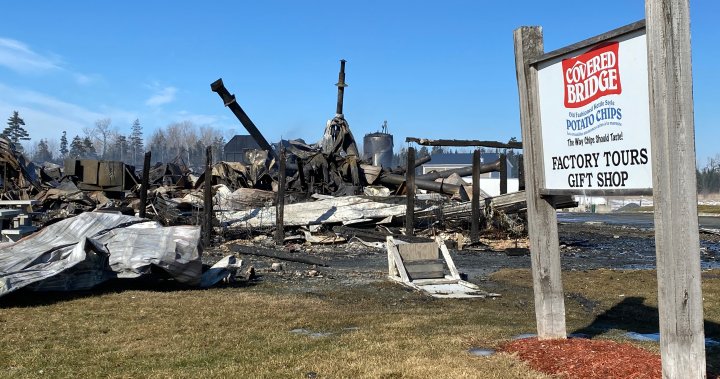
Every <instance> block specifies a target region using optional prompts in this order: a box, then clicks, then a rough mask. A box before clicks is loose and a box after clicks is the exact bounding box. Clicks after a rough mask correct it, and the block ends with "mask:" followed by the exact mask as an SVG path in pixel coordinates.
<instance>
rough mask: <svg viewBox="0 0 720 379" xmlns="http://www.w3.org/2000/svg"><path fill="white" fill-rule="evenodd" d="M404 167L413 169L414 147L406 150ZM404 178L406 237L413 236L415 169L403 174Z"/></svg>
mask: <svg viewBox="0 0 720 379" xmlns="http://www.w3.org/2000/svg"><path fill="white" fill-rule="evenodd" d="M406 167H415V148H414V147H410V148H409V149H408V155H407V166H406ZM405 176H406V182H405V190H406V191H407V208H406V210H405V233H406V234H407V235H413V234H415V230H414V226H415V169H412V170H408V171H407V172H406V173H405Z"/></svg>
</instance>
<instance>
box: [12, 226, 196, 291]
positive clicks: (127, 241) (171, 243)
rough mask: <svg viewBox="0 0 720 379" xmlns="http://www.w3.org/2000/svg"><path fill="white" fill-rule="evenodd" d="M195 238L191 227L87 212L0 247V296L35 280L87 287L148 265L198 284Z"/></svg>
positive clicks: (146, 268) (49, 286) (69, 287)
mask: <svg viewBox="0 0 720 379" xmlns="http://www.w3.org/2000/svg"><path fill="white" fill-rule="evenodd" d="M199 239H200V228H199V227H195V226H179V227H162V226H160V224H158V223H156V222H148V221H147V220H144V219H141V218H137V217H133V216H124V215H116V214H109V213H93V212H86V213H83V214H81V215H78V216H76V217H72V218H69V219H66V220H62V221H60V222H58V223H55V224H52V225H49V226H47V227H46V228H44V229H42V230H41V231H39V232H38V233H36V234H34V235H32V236H28V237H26V238H24V239H22V240H20V241H18V242H17V243H14V244H11V245H4V246H2V247H0V296H3V295H6V294H7V293H10V292H12V291H14V290H17V289H19V288H22V287H25V286H28V285H31V284H34V283H37V284H34V287H35V288H38V289H55V290H77V289H85V288H90V287H92V286H93V285H95V284H98V283H100V282H102V281H104V280H106V279H108V278H112V277H118V276H120V277H122V276H125V277H129V276H132V277H135V276H139V275H142V274H146V273H150V272H151V270H150V267H152V266H153V265H154V266H157V267H160V268H162V269H163V270H165V271H167V272H168V274H170V276H172V277H173V278H175V279H176V280H178V281H179V282H182V283H187V284H199V282H200V275H201V271H202V263H201V261H200V251H199V250H198V247H197V245H198V241H199ZM76 268H77V270H75V269H76ZM114 270H118V271H119V272H120V275H118V273H117V272H115V271H114ZM48 279H50V280H49V281H47V280H48ZM46 281H47V283H46Z"/></svg>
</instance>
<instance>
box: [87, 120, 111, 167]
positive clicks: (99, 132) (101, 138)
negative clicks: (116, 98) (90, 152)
mask: <svg viewBox="0 0 720 379" xmlns="http://www.w3.org/2000/svg"><path fill="white" fill-rule="evenodd" d="M111 123H112V120H110V119H109V118H103V119H99V120H96V121H95V126H93V127H92V128H83V133H84V134H85V137H87V138H89V139H90V141H92V143H93V145H94V146H95V148H96V149H98V148H99V150H100V158H101V159H105V154H106V153H107V149H108V140H109V139H110V136H111V135H112V133H113V129H112V126H111Z"/></svg>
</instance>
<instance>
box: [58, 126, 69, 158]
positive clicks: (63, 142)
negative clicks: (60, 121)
mask: <svg viewBox="0 0 720 379" xmlns="http://www.w3.org/2000/svg"><path fill="white" fill-rule="evenodd" d="M69 152H70V151H69V150H68V140H67V132H66V131H64V130H63V134H62V137H60V156H61V158H65V157H67V155H68V153H69Z"/></svg>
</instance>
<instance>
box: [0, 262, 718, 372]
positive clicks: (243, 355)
mask: <svg viewBox="0 0 720 379" xmlns="http://www.w3.org/2000/svg"><path fill="white" fill-rule="evenodd" d="M654 275H655V273H654V272H650V271H635V272H619V271H609V270H600V271H590V272H578V271H575V272H567V273H564V275H563V281H564V286H565V291H566V294H567V297H566V309H567V324H568V331H569V332H572V331H574V330H580V329H585V330H591V331H594V332H596V334H597V335H598V337H599V338H612V339H622V333H621V331H622V330H621V329H615V330H613V329H610V330H605V329H603V328H599V327H597V326H598V325H599V323H598V320H601V321H603V320H604V321H607V320H610V321H613V322H615V323H616V324H617V327H618V328H623V327H625V328H630V327H635V326H633V324H632V322H637V321H632V320H631V317H630V316H632V317H641V318H640V320H643V322H644V324H647V320H651V319H652V314H653V312H655V316H654V317H655V318H657V315H656V310H654V308H653V307H655V306H656V295H655V294H656V291H657V290H656V288H657V287H656V285H655V281H654ZM529 278H530V274H529V271H528V270H504V271H500V272H498V273H496V274H495V275H493V277H492V278H491V280H492V281H491V282H487V283H486V286H487V287H488V289H490V290H492V291H494V292H500V293H502V295H503V296H502V298H499V299H472V300H440V299H432V298H429V297H426V296H424V295H421V294H418V293H416V292H411V291H408V290H406V289H405V288H403V287H401V286H399V285H397V284H393V283H386V282H382V283H374V284H367V285H357V286H354V287H346V286H343V285H340V284H337V285H329V286H320V287H314V288H312V290H306V291H305V290H302V289H300V288H297V285H287V286H286V285H280V284H272V283H259V284H257V285H254V286H246V287H235V288H224V289H212V290H205V291H201V290H177V291H166V290H163V291H153V290H125V291H117V292H116V291H106V292H103V293H98V292H95V293H90V294H86V295H82V296H76V295H55V296H47V295H45V296H41V297H36V298H33V299H29V300H28V299H24V298H27V297H29V296H37V295H35V294H32V293H24V294H17V295H15V296H11V297H9V298H6V299H3V300H2V303H0V305H2V306H3V308H0V333H2V336H3V338H2V339H1V340H0V376H2V377H28V378H30V377H38V376H49V377H112V378H124V377H128V378H129V377H154V378H166V377H177V378H191V377H192V378H195V377H209V376H217V377H230V376H233V377H252V378H303V377H306V375H307V374H308V373H310V372H315V373H317V377H318V378H430V377H447V378H478V377H482V378H547V376H545V375H544V374H541V373H537V372H533V371H532V370H530V369H529V368H528V367H527V366H526V365H525V364H524V363H522V362H520V361H519V360H517V359H515V358H514V357H513V356H510V355H506V354H496V355H494V356H492V357H487V358H484V357H474V356H471V355H469V354H468V353H467V350H468V349H469V348H471V347H490V348H494V347H497V346H499V345H500V344H501V343H503V342H504V341H507V340H508V339H510V338H511V337H513V336H515V335H517V334H521V333H528V332H534V330H535V314H534V310H533V294H532V287H531V281H530V279H529ZM630 290H632V293H629V291H630ZM704 291H705V292H704V294H703V295H704V297H705V304H706V314H705V317H706V319H707V320H709V321H710V322H711V323H718V322H720V304H719V303H720V275H717V274H714V276H713V275H711V276H707V277H706V278H705V279H704ZM621 295H622V296H621ZM628 298H632V299H636V300H635V302H634V303H628V302H627V299H628ZM639 298H642V299H643V300H642V301H640V302H639V303H638V301H637V299H639ZM626 316H627V317H626ZM603 317H605V318H603ZM594 326H595V327H597V328H596V329H597V330H595V329H593V328H594ZM297 328H303V329H307V330H310V331H316V332H329V333H332V334H331V335H329V336H327V337H321V338H315V337H311V336H307V335H304V334H298V333H291V332H290V331H291V330H293V329H297ZM708 331H713V333H714V332H715V329H709V330H708ZM642 346H644V347H646V348H648V349H651V350H653V349H655V350H656V349H657V344H653V343H645V344H642Z"/></svg>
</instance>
